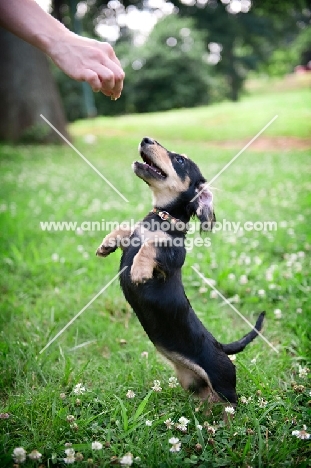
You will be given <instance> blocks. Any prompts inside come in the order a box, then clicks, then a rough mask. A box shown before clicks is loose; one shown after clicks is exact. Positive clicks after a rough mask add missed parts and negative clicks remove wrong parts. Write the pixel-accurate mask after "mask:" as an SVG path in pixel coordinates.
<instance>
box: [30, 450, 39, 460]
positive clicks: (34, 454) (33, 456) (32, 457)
mask: <svg viewBox="0 0 311 468" xmlns="http://www.w3.org/2000/svg"><path fill="white" fill-rule="evenodd" d="M28 457H29V458H30V460H40V458H41V457H42V453H40V452H38V450H33V451H32V452H30V453H29V454H28Z"/></svg>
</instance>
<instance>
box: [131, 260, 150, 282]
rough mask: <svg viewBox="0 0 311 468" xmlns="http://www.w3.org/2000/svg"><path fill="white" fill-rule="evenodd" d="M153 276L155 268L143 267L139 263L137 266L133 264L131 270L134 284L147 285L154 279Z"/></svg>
mask: <svg viewBox="0 0 311 468" xmlns="http://www.w3.org/2000/svg"><path fill="white" fill-rule="evenodd" d="M152 275H153V268H150V266H149V265H142V264H139V263H137V264H135V262H134V263H133V265H132V268H131V280H132V283H135V284H139V283H146V281H148V280H149V279H151V278H152Z"/></svg>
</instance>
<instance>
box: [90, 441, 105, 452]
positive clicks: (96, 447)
mask: <svg viewBox="0 0 311 468" xmlns="http://www.w3.org/2000/svg"><path fill="white" fill-rule="evenodd" d="M102 448H103V444H102V443H100V442H97V441H96V440H95V441H94V442H92V450H101V449H102Z"/></svg>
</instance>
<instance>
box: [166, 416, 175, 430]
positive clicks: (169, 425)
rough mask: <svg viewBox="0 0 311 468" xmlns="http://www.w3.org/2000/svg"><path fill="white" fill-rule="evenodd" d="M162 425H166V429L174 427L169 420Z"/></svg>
mask: <svg viewBox="0 0 311 468" xmlns="http://www.w3.org/2000/svg"><path fill="white" fill-rule="evenodd" d="M164 424H165V425H166V427H167V429H173V427H174V422H173V421H172V420H171V418H168V419H167V420H166V421H164Z"/></svg>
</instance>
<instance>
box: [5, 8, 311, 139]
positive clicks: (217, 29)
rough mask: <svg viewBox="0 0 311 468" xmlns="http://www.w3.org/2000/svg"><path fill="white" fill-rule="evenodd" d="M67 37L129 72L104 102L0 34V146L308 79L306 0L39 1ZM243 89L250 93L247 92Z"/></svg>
mask: <svg viewBox="0 0 311 468" xmlns="http://www.w3.org/2000/svg"><path fill="white" fill-rule="evenodd" d="M38 3H40V5H41V6H42V7H43V8H44V9H45V10H47V11H49V12H50V13H51V14H52V15H54V16H55V17H56V18H57V19H59V21H61V22H62V23H64V24H65V25H66V26H67V27H68V28H69V29H71V30H73V31H75V32H76V33H78V34H81V35H85V36H88V37H94V38H97V39H98V38H99V39H101V40H105V41H108V42H110V43H111V44H112V45H113V47H114V49H115V51H116V54H117V56H118V57H119V59H120V60H121V63H122V66H123V68H124V70H125V73H126V82H125V87H124V91H123V94H122V98H121V99H119V100H118V101H117V102H111V101H110V100H109V99H107V98H104V97H103V96H102V95H101V94H94V93H93V92H92V91H91V89H90V88H89V86H88V85H87V84H85V83H83V84H82V83H77V82H75V81H73V80H72V79H70V78H69V77H67V76H66V75H64V74H63V73H62V72H61V71H60V70H59V69H57V68H56V67H55V66H54V65H53V64H52V63H48V60H47V59H46V58H45V56H44V55H43V54H42V53H41V52H39V51H37V50H35V49H34V48H32V47H31V46H29V45H28V44H26V43H24V42H23V41H21V40H20V39H18V38H16V37H14V36H13V35H11V34H10V33H8V32H6V31H4V30H1V31H0V51H1V52H0V60H1V64H2V66H1V71H0V101H1V102H2V106H1V110H0V117H1V119H0V120H1V124H0V139H2V140H11V141H23V142H25V141H26V142H27V141H30V142H35V141H39V142H40V141H43V142H48V141H53V140H54V139H55V140H56V141H58V140H59V139H58V136H57V135H56V134H55V133H54V132H52V131H51V129H49V128H47V125H46V124H45V123H44V122H43V121H42V119H40V117H39V116H40V114H41V113H43V114H44V115H45V116H46V117H47V118H48V119H49V120H51V121H52V122H54V123H55V124H57V125H58V128H59V130H60V131H62V132H63V133H66V121H67V122H68V121H69V122H73V121H75V120H77V119H81V118H85V117H94V116H96V115H121V114H128V113H143V112H154V111H162V110H168V109H173V108H175V109H176V108H185V107H186V108H187V107H195V106H200V105H208V104H211V103H215V102H220V101H224V100H232V101H237V100H239V99H240V98H241V96H242V95H243V93H246V92H247V90H248V86H250V87H251V86H256V84H258V82H259V81H260V80H261V81H260V82H261V84H263V85H264V83H265V81H264V80H266V79H267V78H271V77H272V78H273V77H282V76H285V75H289V74H292V75H293V74H296V75H297V74H300V75H302V74H308V73H311V28H310V21H311V9H310V5H309V2H308V1H307V0H296V1H295V2H292V1H291V0H282V1H274V2H271V1H269V0H260V1H259V0H254V1H251V0H171V1H165V0H143V1H141V0H132V1H128V0H110V1H103V0H86V1H77V0H38ZM246 83H247V85H245V84H246Z"/></svg>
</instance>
